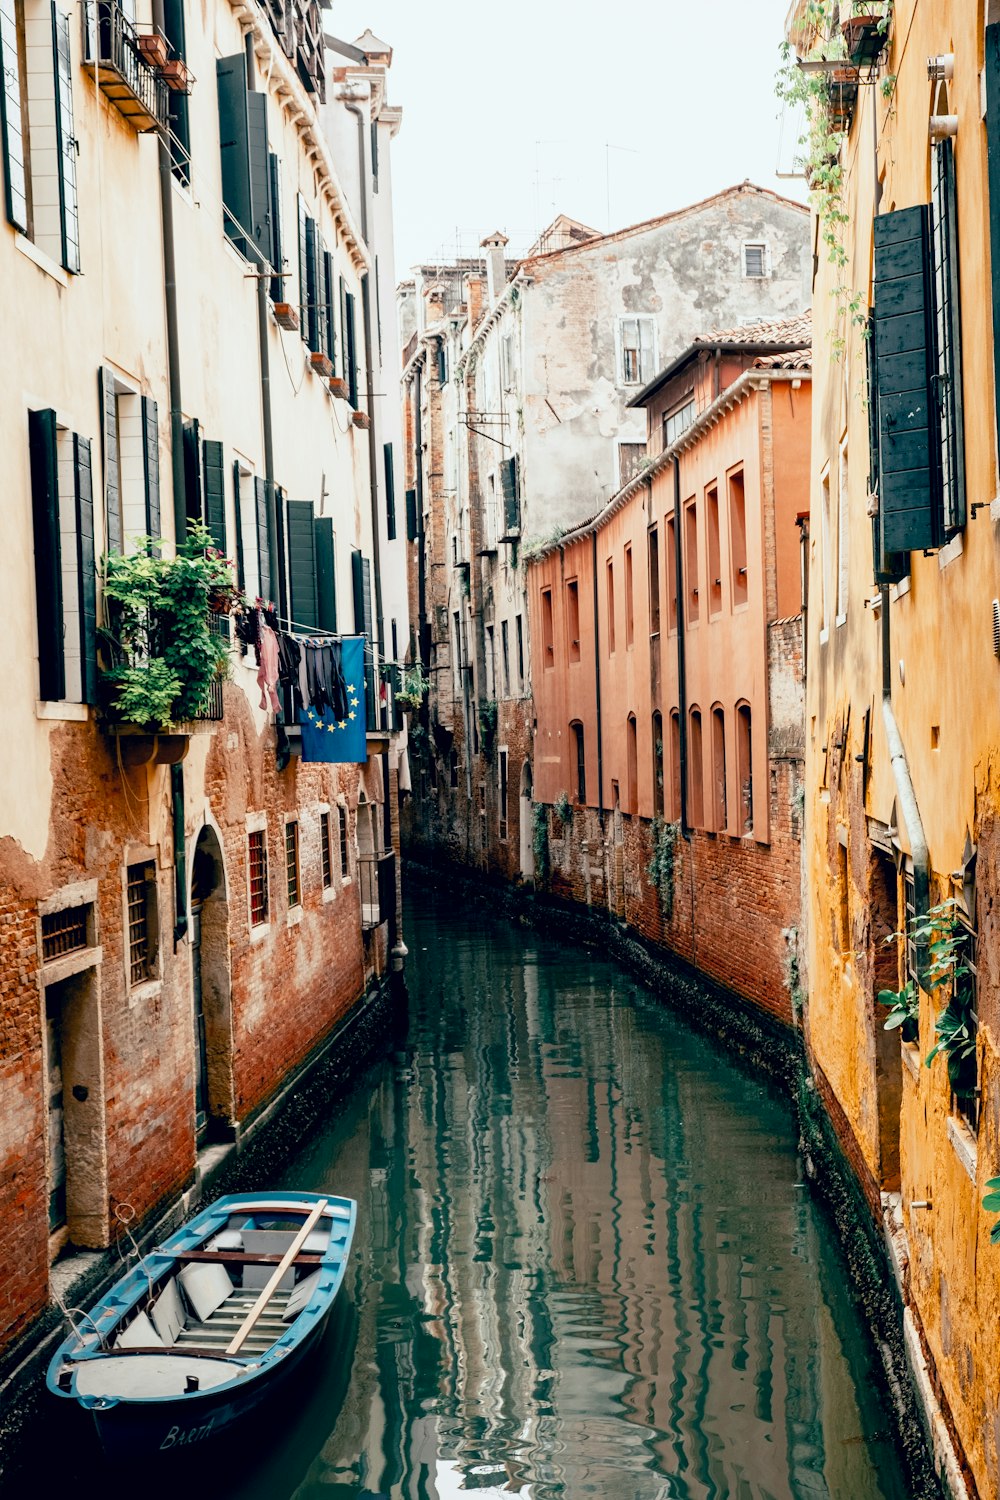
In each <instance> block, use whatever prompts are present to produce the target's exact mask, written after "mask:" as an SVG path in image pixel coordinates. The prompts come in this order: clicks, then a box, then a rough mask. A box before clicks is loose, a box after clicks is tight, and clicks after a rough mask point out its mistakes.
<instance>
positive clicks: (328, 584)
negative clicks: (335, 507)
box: [314, 516, 337, 632]
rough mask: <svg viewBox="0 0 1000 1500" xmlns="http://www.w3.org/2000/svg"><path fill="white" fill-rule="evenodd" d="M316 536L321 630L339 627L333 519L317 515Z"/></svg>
mask: <svg viewBox="0 0 1000 1500" xmlns="http://www.w3.org/2000/svg"><path fill="white" fill-rule="evenodd" d="M314 531H315V538H316V602H317V612H318V617H319V627H320V629H321V630H332V631H334V632H336V629H337V569H336V555H335V551H334V546H335V543H334V536H333V519H332V517H330V516H317V517H316V522H315V527H314Z"/></svg>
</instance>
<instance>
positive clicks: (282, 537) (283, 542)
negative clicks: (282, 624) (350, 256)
mask: <svg viewBox="0 0 1000 1500" xmlns="http://www.w3.org/2000/svg"><path fill="white" fill-rule="evenodd" d="M274 518H275V521H276V522H277V533H278V534H277V549H276V550H277V553H278V576H277V578H276V579H274V580H273V586H274V588H275V590H276V593H275V603H276V604H277V606H278V614H279V615H280V616H281V617H282V619H283V620H287V619H288V613H289V611H288V518H287V516H286V514H285V492H284V490H281V489H278V487H277V486H275V490H274Z"/></svg>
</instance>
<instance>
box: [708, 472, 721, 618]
mask: <svg viewBox="0 0 1000 1500" xmlns="http://www.w3.org/2000/svg"><path fill="white" fill-rule="evenodd" d="M705 521H706V524H707V527H708V612H709V614H710V615H717V614H721V612H722V561H721V557H720V543H719V486H718V485H717V484H713V485H712V486H711V488H710V489H707V490H706V491H705Z"/></svg>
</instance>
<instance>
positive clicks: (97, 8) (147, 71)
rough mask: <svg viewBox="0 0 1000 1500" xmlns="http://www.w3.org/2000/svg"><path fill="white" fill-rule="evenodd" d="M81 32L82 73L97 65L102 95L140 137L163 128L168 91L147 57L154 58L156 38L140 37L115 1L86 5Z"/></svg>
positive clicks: (94, 0)
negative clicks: (83, 53)
mask: <svg viewBox="0 0 1000 1500" xmlns="http://www.w3.org/2000/svg"><path fill="white" fill-rule="evenodd" d="M84 28H85V32H84V39H85V44H86V46H85V51H86V55H87V62H86V63H85V65H84V66H85V69H86V71H87V72H90V71H91V70H92V69H93V67H94V64H95V62H96V71H97V82H98V85H99V87H100V89H101V92H102V93H103V94H104V95H106V97H107V98H108V99H110V100H111V102H112V104H113V105H114V106H115V108H116V109H117V110H118V112H119V114H121V115H124V117H125V119H126V120H128V122H129V124H130V125H132V126H134V128H135V129H136V130H137V131H139V132H140V134H142V133H145V132H146V131H150V130H159V129H160V128H161V127H166V125H167V123H168V120H169V115H170V110H169V104H168V99H169V90H168V88H167V85H166V83H165V82H164V80H163V78H162V77H161V75H160V73H159V72H158V71H157V69H156V67H155V66H154V64H153V63H152V62H151V61H149V60H148V56H147V54H148V55H149V56H152V53H151V51H150V44H151V43H152V42H153V41H154V38H153V37H145V36H143V37H140V35H139V32H138V31H137V30H136V28H135V26H134V25H133V24H132V22H131V21H130V20H129V19H128V17H127V16H126V15H125V14H124V12H123V11H122V9H121V7H120V6H119V5H116V4H115V3H114V0H90V3H88V4H86V5H85V6H84ZM155 40H157V41H158V42H159V41H162V39H161V38H156V39H155ZM163 50H164V53H165V50H166V48H165V43H164V44H163ZM95 53H96V58H95Z"/></svg>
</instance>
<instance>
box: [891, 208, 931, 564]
mask: <svg viewBox="0 0 1000 1500" xmlns="http://www.w3.org/2000/svg"><path fill="white" fill-rule="evenodd" d="M933 348H934V322H933V287H932V284H931V255H930V206H929V205H928V204H919V205H917V207H915V208H904V209H899V210H897V212H895V213H891V214H879V215H877V216H876V219H875V380H876V386H877V389H878V414H879V488H880V493H879V541H880V547H879V551H880V553H881V555H882V556H883V557H884V556H885V554H886V553H889V552H915V551H922V550H923V549H924V548H927V547H936V546H937V545H938V544H939V542H940V539H941V538H940V526H939V524H938V517H939V514H940V504H941V449H940V444H939V442H938V432H937V416H936V403H935V402H934V398H933V391H932V386H931V375H932V373H933V370H932V367H931V354H932V350H933Z"/></svg>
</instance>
